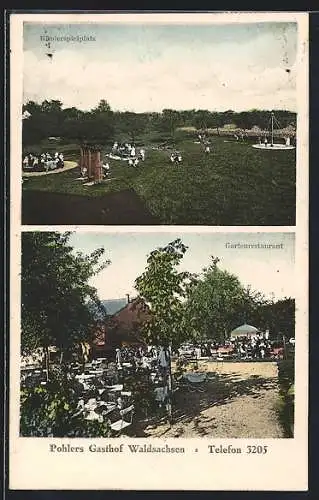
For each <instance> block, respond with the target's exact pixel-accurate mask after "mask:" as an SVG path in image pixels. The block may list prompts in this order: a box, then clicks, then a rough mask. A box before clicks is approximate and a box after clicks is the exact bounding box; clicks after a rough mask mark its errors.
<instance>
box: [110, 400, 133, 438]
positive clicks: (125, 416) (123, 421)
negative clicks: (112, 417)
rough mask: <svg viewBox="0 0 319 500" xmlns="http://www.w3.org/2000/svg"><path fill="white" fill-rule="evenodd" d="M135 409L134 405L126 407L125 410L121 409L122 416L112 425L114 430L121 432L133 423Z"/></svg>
mask: <svg viewBox="0 0 319 500" xmlns="http://www.w3.org/2000/svg"><path fill="white" fill-rule="evenodd" d="M133 410H134V405H131V406H129V407H128V408H124V410H120V415H121V418H120V419H119V420H117V421H116V422H113V423H112V424H111V425H110V427H111V429H112V431H114V432H117V433H120V432H121V431H122V430H123V429H125V428H126V427H129V426H130V425H132V420H133Z"/></svg>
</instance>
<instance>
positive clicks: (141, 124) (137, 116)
mask: <svg viewBox="0 0 319 500" xmlns="http://www.w3.org/2000/svg"><path fill="white" fill-rule="evenodd" d="M147 124H148V117H147V115H146V114H144V113H132V112H130V111H125V112H124V113H120V117H119V123H118V129H119V130H120V131H121V132H122V133H124V134H127V135H128V136H129V138H130V141H131V142H132V143H133V144H134V143H135V141H136V137H137V136H138V135H139V134H142V133H143V132H144V130H145V129H146V126H147Z"/></svg>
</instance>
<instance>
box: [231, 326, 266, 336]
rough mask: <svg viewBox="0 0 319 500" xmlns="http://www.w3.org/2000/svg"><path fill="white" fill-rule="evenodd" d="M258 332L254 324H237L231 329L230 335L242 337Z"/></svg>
mask: <svg viewBox="0 0 319 500" xmlns="http://www.w3.org/2000/svg"><path fill="white" fill-rule="evenodd" d="M258 332H260V330H258V328H256V327H255V326H252V325H247V324H244V325H241V326H238V327H237V328H235V329H234V330H232V331H231V332H230V336H231V337H244V336H246V335H254V334H255V333H258Z"/></svg>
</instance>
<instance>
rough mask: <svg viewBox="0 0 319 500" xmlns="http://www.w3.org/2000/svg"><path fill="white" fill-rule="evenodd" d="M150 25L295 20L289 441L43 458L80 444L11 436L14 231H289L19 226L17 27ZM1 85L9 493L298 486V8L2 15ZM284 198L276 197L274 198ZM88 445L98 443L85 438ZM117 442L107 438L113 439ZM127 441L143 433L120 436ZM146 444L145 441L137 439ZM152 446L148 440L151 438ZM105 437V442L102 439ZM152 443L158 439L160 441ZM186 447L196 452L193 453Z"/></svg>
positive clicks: (302, 175) (303, 468) (14, 416)
mask: <svg viewBox="0 0 319 500" xmlns="http://www.w3.org/2000/svg"><path fill="white" fill-rule="evenodd" d="M23 21H28V22H41V23H61V22H66V23H67V22H70V23H71V22H72V23H77V22H78V23H83V22H92V23H93V22H94V23H120V24H125V23H129V24H132V23H133V24H134V23H141V22H143V23H146V22H147V23H154V24H161V23H163V24H164V23H165V24H184V23H188V24H199V23H200V24H211V23H213V24H219V23H238V22H241V23H243V22H245V23H247V22H251V23H255V22H280V21H285V22H297V23H298V32H299V37H300V40H299V45H298V47H299V52H298V64H299V69H298V79H297V98H298V146H297V210H296V257H295V258H296V280H297V283H298V293H297V296H296V304H297V311H296V339H297V340H296V373H297V377H296V391H295V392H296V396H295V397H296V418H295V437H294V439H288V440H284V439H283V440H281V439H271V440H262V441H261V440H242V439H234V440H218V442H219V443H220V442H221V443H223V444H228V443H229V442H231V443H232V444H234V446H236V447H237V446H243V447H245V446H246V445H247V442H248V441H250V444H253V443H256V444H267V445H269V449H270V452H269V453H268V454H267V455H264V456H257V457H256V456H255V457H252V456H249V455H242V456H241V457H240V459H239V458H238V456H226V455H225V456H215V455H209V454H208V453H207V444H210V443H211V442H213V443H214V444H216V443H215V441H214V440H211V439H205V438H201V439H195V438H193V439H188V440H184V439H181V438H178V439H176V440H171V439H170V440H168V441H167V442H168V443H170V444H172V443H174V445H175V446H185V448H186V449H187V453H185V454H184V455H168V454H163V455H155V454H139V455H128V454H104V455H100V456H95V455H94V454H89V453H77V454H74V453H72V454H68V453H64V454H50V453H49V452H48V443H49V442H53V441H58V442H61V441H63V442H70V441H71V443H72V445H74V446H75V445H77V444H79V443H80V444H83V442H86V443H87V441H88V440H78V439H72V440H49V439H45V438H41V439H39V438H38V439H31V438H20V437H19V432H18V429H19V359H20V356H19V351H20V340H19V338H20V333H19V332H20V279H19V273H20V254H21V241H20V231H21V229H22V230H25V231H31V230H61V231H64V230H80V231H86V232H88V231H90V232H108V233H110V232H118V233H120V232H127V231H129V232H137V231H138V232H140V233H145V232H168V233H170V232H182V231H184V232H228V233H231V232H236V233H239V232H242V233H248V232H274V233H278V232H291V231H294V230H295V228H291V227H286V226H285V227H269V226H267V227H260V226H257V227H256V226H254V227H249V226H245V227H237V226H227V227H207V226H204V227H202V226H200V227H198V226H193V227H184V226H174V227H171V226H170V227H165V226H150V227H145V226H142V227H140V226H121V227H102V226H98V227H97V226H80V227H79V226H67V227H66V226H51V227H46V228H43V227H42V226H23V227H22V226H20V220H21V208H20V206H21V203H20V202H21V185H20V163H21V162H20V160H21V154H22V147H21V131H22V130H21V129H22V109H21V108H22V106H21V101H22V74H23V71H22V69H23V68H22V66H23V59H22V48H23V32H22V23H23ZM10 49H11V51H12V52H11V61H10V82H11V86H10V91H11V109H10V112H11V115H10V117H11V129H10V135H11V165H10V167H11V206H10V212H11V228H10V235H11V273H10V277H11V279H10V281H11V283H10V285H11V293H10V332H11V333H10V358H11V363H10V383H11V386H10V415H9V417H10V419H9V422H10V434H9V438H10V439H9V448H10V461H9V462H10V470H9V488H10V489H19V490H21V489H26V490H28V489H31V490H33V489H57V490H60V489H70V490H79V489H92V490H103V489H126V490H130V489H137V490H148V489H149V490H154V489H158V490H230V491H231V490H265V491H267V490H268V491H270V490H273V491H274V490H275V491H286V490H288V491H305V490H306V489H307V482H308V477H307V476H308V470H307V469H308V458H307V453H308V450H307V423H308V422H307V420H308V413H307V406H308V393H307V386H308V14H306V13H299V12H298V13H295V12H290V13H289V12H285V13H280V12H270V13H260V12H258V13H253V12H249V13H243V12H233V13H231V12H229V13H206V14H202V13H201V14H197V13H189V14H169V13H168V14H160V13H154V14H146V13H145V14H11V19H10ZM283 203H284V200H283ZM92 441H94V442H98V441H103V442H104V444H105V440H92ZM122 441H123V442H125V440H118V439H117V440H114V442H116V443H119V442H122ZM134 441H136V442H137V443H141V442H143V439H138V440H132V441H131V440H130V442H134ZM146 441H147V442H149V441H148V440H146ZM152 441H153V442H154V444H155V442H156V440H152ZM107 442H108V443H109V442H112V440H107ZM161 442H162V440H161ZM195 446H196V447H197V448H198V452H196V453H195V452H194V448H195Z"/></svg>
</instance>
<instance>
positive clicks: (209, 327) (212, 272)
mask: <svg viewBox="0 0 319 500" xmlns="http://www.w3.org/2000/svg"><path fill="white" fill-rule="evenodd" d="M218 262H219V259H218V258H214V257H212V263H211V264H210V265H209V266H208V267H207V268H204V269H203V272H202V275H201V276H200V277H199V279H198V282H197V284H196V286H194V287H193V290H192V293H191V294H190V297H189V300H188V302H187V314H188V318H189V319H188V321H189V323H190V325H191V327H192V329H193V333H194V335H195V336H197V337H198V338H199V339H201V340H204V339H214V340H217V341H219V342H224V341H225V338H226V336H227V334H228V333H229V332H230V331H231V330H232V329H233V328H234V327H236V326H238V324H240V323H241V322H244V321H246V320H247V317H249V314H250V309H251V300H250V299H249V298H248V296H247V293H246V291H245V288H244V287H243V285H242V284H241V283H240V281H239V280H238V278H237V277H236V276H234V275H233V274H230V273H229V272H227V271H223V270H221V269H220V268H219V267H218Z"/></svg>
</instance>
